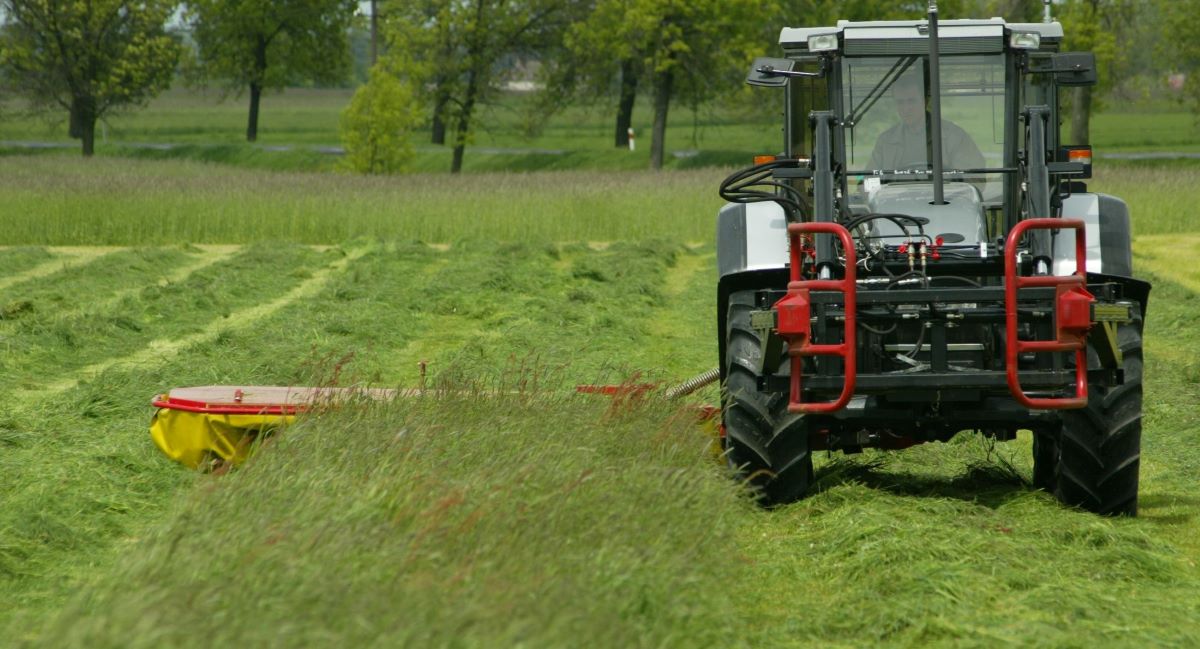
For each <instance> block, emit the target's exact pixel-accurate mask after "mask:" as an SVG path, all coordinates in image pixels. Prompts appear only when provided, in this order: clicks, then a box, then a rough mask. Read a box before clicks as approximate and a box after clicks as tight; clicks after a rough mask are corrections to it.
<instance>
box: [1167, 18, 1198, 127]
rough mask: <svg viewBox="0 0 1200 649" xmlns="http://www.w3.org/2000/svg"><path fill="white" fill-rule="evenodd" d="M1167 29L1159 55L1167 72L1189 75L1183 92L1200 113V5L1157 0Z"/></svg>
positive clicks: (1184, 83)
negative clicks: (1165, 65)
mask: <svg viewBox="0 0 1200 649" xmlns="http://www.w3.org/2000/svg"><path fill="white" fill-rule="evenodd" d="M1156 8H1157V9H1158V11H1159V14H1160V17H1161V19H1162V25H1163V26H1164V29H1163V33H1162V39H1161V41H1160V43H1159V47H1160V48H1161V52H1160V55H1161V57H1162V58H1163V59H1164V61H1165V62H1166V63H1167V65H1168V66H1169V67H1168V68H1167V69H1166V70H1164V72H1184V73H1186V77H1185V80H1184V82H1183V92H1184V95H1185V96H1186V97H1188V98H1189V99H1190V100H1191V102H1192V105H1193V106H1194V107H1195V108H1197V109H1198V110H1200V4H1198V3H1195V2H1178V1H1173V0H1158V2H1157V3H1156Z"/></svg>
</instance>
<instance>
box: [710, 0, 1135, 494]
mask: <svg viewBox="0 0 1200 649" xmlns="http://www.w3.org/2000/svg"><path fill="white" fill-rule="evenodd" d="M1062 38H1063V28H1062V25H1060V24H1059V23H1057V22H1053V21H1051V20H1049V16H1047V20H1046V21H1045V22H1041V23H1010V22H1006V21H1004V20H1003V19H999V18H992V19H987V20H945V21H939V20H938V17H937V8H936V4H935V3H931V4H930V11H929V13H928V16H927V17H926V18H925V19H923V20H911V21H874V22H847V21H840V22H838V23H837V24H836V25H835V26H832V27H804V28H785V29H783V30H782V32H781V34H780V38H779V43H780V45H781V46H782V49H783V56H782V57H778V58H760V59H758V60H756V61H755V62H754V63H753V65H752V67H751V70H750V73H749V76H748V78H747V82H748V83H750V84H751V85H754V86H759V87H765V88H772V89H775V90H776V91H779V92H781V93H782V104H783V110H782V113H783V117H784V120H783V129H782V131H783V147H782V153H780V154H779V155H772V156H766V157H764V158H760V159H756V160H755V162H756V164H755V165H754V166H752V167H750V168H748V169H745V170H743V171H739V172H736V173H734V174H732V175H731V176H729V177H728V178H727V179H726V180H725V181H724V182H723V183H722V185H721V188H720V193H721V196H722V197H723V198H724V199H725V200H727V201H728V203H727V204H726V205H725V206H724V207H723V208H722V209H721V210H720V212H719V214H718V216H717V265H718V271H719V281H718V285H717V295H718V305H719V309H718V316H717V320H718V321H717V327H718V331H719V332H720V339H719V353H720V359H719V360H720V378H721V380H722V381H723V382H724V386H725V389H724V390H723V396H722V401H723V403H722V413H723V415H722V416H723V419H722V429H723V435H724V437H723V440H724V441H723V444H724V449H725V456H726V458H727V460H728V462H729V464H730V465H731V467H732V468H733V470H734V471H735V472H736V474H737V475H738V476H739V477H740V478H741V479H743V480H745V481H747V482H749V483H750V484H751V485H753V486H754V488H755V489H756V490H757V493H758V495H759V498H760V499H761V501H762V502H763V503H764V504H767V505H777V504H781V503H787V502H791V501H794V500H797V499H799V498H802V497H803V496H804V495H805V494H806V492H807V491H808V490H809V488H810V486H811V485H812V483H813V460H812V454H813V452H814V451H818V450H829V451H842V452H844V453H858V452H861V451H862V449H864V448H867V447H874V448H881V449H903V448H907V447H910V446H913V445H915V444H921V443H925V442H933V441H941V442H945V441H948V440H949V439H950V438H952V437H954V436H955V435H957V434H958V433H960V432H963V431H976V432H979V433H981V434H983V435H986V436H989V437H992V438H995V439H997V440H1002V441H1007V440H1012V439H1015V438H1016V436H1017V432H1018V430H1029V431H1031V432H1032V433H1033V467H1034V468H1033V483H1034V485H1035V486H1036V487H1038V488H1041V489H1044V490H1046V491H1047V492H1050V493H1053V494H1054V495H1055V496H1056V497H1057V498H1058V499H1059V500H1060V501H1062V502H1063V503H1065V504H1067V505H1071V506H1076V507H1080V508H1083V509H1085V510H1088V511H1092V512H1096V513H1099V514H1105V515H1131V516H1132V515H1135V514H1136V512H1137V493H1138V465H1139V454H1140V445H1141V412H1142V324H1143V319H1144V317H1145V314H1146V305H1147V299H1148V296H1149V293H1150V285H1149V284H1148V283H1146V282H1144V281H1141V280H1138V279H1136V278H1134V276H1133V263H1132V253H1131V249H1130V242H1131V232H1130V221H1129V210H1128V207H1127V206H1126V204H1125V202H1123V201H1122V200H1120V199H1118V198H1115V197H1112V196H1108V195H1105V194H1100V193H1094V192H1092V191H1089V189H1088V187H1087V184H1086V183H1085V181H1087V180H1089V179H1090V178H1091V171H1092V149H1091V147H1090V146H1086V145H1078V146H1075V145H1070V144H1064V143H1063V142H1062V138H1061V135H1060V133H1059V124H1060V105H1061V103H1062V100H1063V99H1064V98H1065V97H1066V96H1067V91H1068V90H1070V89H1073V88H1075V87H1079V86H1089V85H1094V84H1095V83H1096V65H1095V59H1094V56H1093V55H1092V54H1090V53H1081V52H1060V51H1059V45H1060V43H1061V42H1062Z"/></svg>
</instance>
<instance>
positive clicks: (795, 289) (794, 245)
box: [775, 222, 858, 414]
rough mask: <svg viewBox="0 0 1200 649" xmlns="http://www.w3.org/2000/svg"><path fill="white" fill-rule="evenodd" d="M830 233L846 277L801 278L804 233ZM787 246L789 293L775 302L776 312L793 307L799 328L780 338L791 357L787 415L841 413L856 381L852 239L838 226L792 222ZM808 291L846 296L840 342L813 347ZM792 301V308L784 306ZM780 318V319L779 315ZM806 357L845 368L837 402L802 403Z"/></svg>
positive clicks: (855, 292)
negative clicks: (831, 359) (833, 359)
mask: <svg viewBox="0 0 1200 649" xmlns="http://www.w3.org/2000/svg"><path fill="white" fill-rule="evenodd" d="M817 233H824V234H833V235H836V236H837V237H838V238H840V239H841V240H842V248H843V249H844V251H845V255H846V263H845V274H844V275H843V277H842V279H807V280H806V279H802V275H801V270H802V266H801V262H802V261H803V253H802V250H803V246H802V241H801V240H802V238H803V237H804V235H806V234H814V235H815V234H817ZM788 244H789V248H790V251H791V262H792V268H791V281H790V282H788V294H787V295H786V296H785V297H784V298H783V299H781V300H779V301H778V302H776V303H775V309H776V310H777V311H779V310H780V306H781V305H783V306H784V307H785V308H788V307H789V306H792V305H795V306H794V307H793V308H796V309H797V312H798V313H801V314H802V315H801V316H800V318H801V319H802V320H804V322H802V323H798V326H799V328H798V329H797V330H795V331H794V332H793V333H792V334H791V335H789V334H788V333H787V332H785V331H783V330H782V329H783V328H782V327H781V330H780V335H781V336H782V337H783V338H785V339H786V340H787V341H788V355H789V356H790V357H791V364H792V378H791V394H790V395H789V397H788V412H800V413H817V414H819V413H829V412H835V411H837V410H841V409H842V408H845V407H846V404H847V403H849V402H850V398H851V397H852V396H854V385H855V382H856V380H857V378H858V366H857V356H856V350H857V348H858V345H857V341H856V339H855V332H856V331H857V330H858V321H857V317H858V315H857V311H856V306H857V304H856V303H857V300H858V294H857V284H856V283H855V282H856V279H857V277H856V273H855V267H856V264H857V260H856V259H855V256H854V240H853V239H852V238H851V237H850V231H849V230H847V229H846V228H845V227H843V226H841V225H840V224H837V223H826V222H822V223H792V224H791V225H789V226H788ZM810 291H840V292H841V293H842V294H843V295H844V296H845V299H844V301H845V312H846V320H845V335H844V336H843V338H842V342H841V343H838V344H833V345H829V344H826V345H814V344H813V342H812V338H811V336H810V335H809V333H810V331H809V330H808V327H807V325H808V322H807V320H808V310H809V292H810ZM789 301H790V302H791V305H789V304H787V303H789ZM781 317H782V316H781ZM805 356H840V357H841V358H842V361H843V365H844V366H845V376H844V380H843V383H842V393H841V394H840V395H839V396H838V398H837V399H835V400H833V401H827V402H817V403H810V402H805V401H803V400H802V392H801V381H802V379H803V369H802V366H803V360H804V357H805Z"/></svg>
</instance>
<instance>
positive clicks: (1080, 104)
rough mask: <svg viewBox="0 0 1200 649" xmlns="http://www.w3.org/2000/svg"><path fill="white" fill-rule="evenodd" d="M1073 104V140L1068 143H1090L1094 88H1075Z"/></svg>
mask: <svg viewBox="0 0 1200 649" xmlns="http://www.w3.org/2000/svg"><path fill="white" fill-rule="evenodd" d="M1071 99H1073V100H1074V101H1073V102H1072V104H1071V141H1070V142H1068V144H1081V145H1082V144H1090V143H1091V139H1090V138H1089V133H1090V131H1091V121H1092V89H1091V88H1090V87H1088V86H1081V87H1079V88H1076V89H1075V96H1074V97H1072V98H1071Z"/></svg>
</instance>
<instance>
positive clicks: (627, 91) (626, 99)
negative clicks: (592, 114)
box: [615, 59, 638, 149]
mask: <svg viewBox="0 0 1200 649" xmlns="http://www.w3.org/2000/svg"><path fill="white" fill-rule="evenodd" d="M634 65H635V64H634V61H633V59H625V60H624V61H621V98H620V100H619V101H618V102H617V132H616V138H615V142H616V147H617V148H618V149H625V148H628V147H629V127H630V126H633V103H634V101H635V100H636V99H637V85H638V78H637V68H635V67H634Z"/></svg>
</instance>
